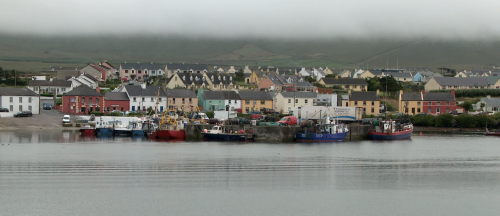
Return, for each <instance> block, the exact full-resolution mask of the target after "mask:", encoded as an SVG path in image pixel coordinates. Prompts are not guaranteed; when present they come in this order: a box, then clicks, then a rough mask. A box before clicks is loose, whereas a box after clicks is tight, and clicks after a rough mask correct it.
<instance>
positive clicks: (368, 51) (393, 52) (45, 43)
mask: <svg viewBox="0 0 500 216" xmlns="http://www.w3.org/2000/svg"><path fill="white" fill-rule="evenodd" d="M499 55H500V41H492V42H481V41H433V40H424V39H422V40H348V39H336V40H333V39H332V40H322V41H321V40H309V41H305V40H266V39H213V38H189V37H173V36H172V37H152V36H134V37H117V36H86V37H37V36H11V35H0V61H1V62H0V63H1V64H0V66H1V67H4V68H7V69H11V68H14V67H15V69H18V70H40V68H46V66H47V65H49V66H50V65H54V64H57V65H68V66H78V65H82V64H83V65H85V64H86V63H88V62H97V61H102V60H103V59H108V61H110V62H112V63H115V64H117V63H120V62H125V61H128V62H157V63H168V62H186V63H195V62H198V63H207V64H213V65H236V66H243V65H251V66H255V65H259V66H267V65H273V66H278V67H279V66H281V67H302V66H305V67H313V66H314V67H327V66H328V67H330V68H332V67H335V68H350V69H352V68H357V67H359V68H385V67H387V65H388V66H389V67H390V68H396V67H399V68H402V67H413V66H425V67H430V68H432V69H434V70H437V69H436V68H438V67H450V68H455V69H458V70H461V69H473V68H491V67H492V66H495V65H500V64H499V60H498V58H497V56H499ZM14 61H17V62H18V63H19V64H15V63H14Z"/></svg>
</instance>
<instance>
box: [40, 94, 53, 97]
mask: <svg viewBox="0 0 500 216" xmlns="http://www.w3.org/2000/svg"><path fill="white" fill-rule="evenodd" d="M40 96H44V97H54V95H53V94H51V93H43V94H40Z"/></svg>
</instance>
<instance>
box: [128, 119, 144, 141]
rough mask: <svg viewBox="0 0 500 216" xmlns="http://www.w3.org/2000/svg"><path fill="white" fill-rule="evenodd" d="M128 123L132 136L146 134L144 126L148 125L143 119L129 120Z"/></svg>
mask: <svg viewBox="0 0 500 216" xmlns="http://www.w3.org/2000/svg"><path fill="white" fill-rule="evenodd" d="M128 125H129V129H130V132H131V135H132V137H144V136H145V135H146V133H145V129H144V128H143V127H144V126H146V125H145V124H144V122H143V121H134V122H129V124H128Z"/></svg>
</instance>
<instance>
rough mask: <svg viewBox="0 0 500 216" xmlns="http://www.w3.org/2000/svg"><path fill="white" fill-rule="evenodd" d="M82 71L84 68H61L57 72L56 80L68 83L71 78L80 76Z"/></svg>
mask: <svg viewBox="0 0 500 216" xmlns="http://www.w3.org/2000/svg"><path fill="white" fill-rule="evenodd" d="M81 69H82V67H61V68H59V69H57V71H56V79H57V80H64V81H66V80H68V79H70V78H71V77H77V76H80V74H81V73H80V70H81Z"/></svg>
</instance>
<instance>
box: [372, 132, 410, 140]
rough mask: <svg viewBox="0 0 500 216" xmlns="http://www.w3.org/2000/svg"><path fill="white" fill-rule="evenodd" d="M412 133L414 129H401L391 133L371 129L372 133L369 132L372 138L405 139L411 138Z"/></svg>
mask: <svg viewBox="0 0 500 216" xmlns="http://www.w3.org/2000/svg"><path fill="white" fill-rule="evenodd" d="M412 134H413V130H406V131H399V132H394V133H390V134H389V133H382V132H374V131H371V132H370V133H368V137H369V138H370V139H371V140H405V139H411V135H412Z"/></svg>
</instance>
